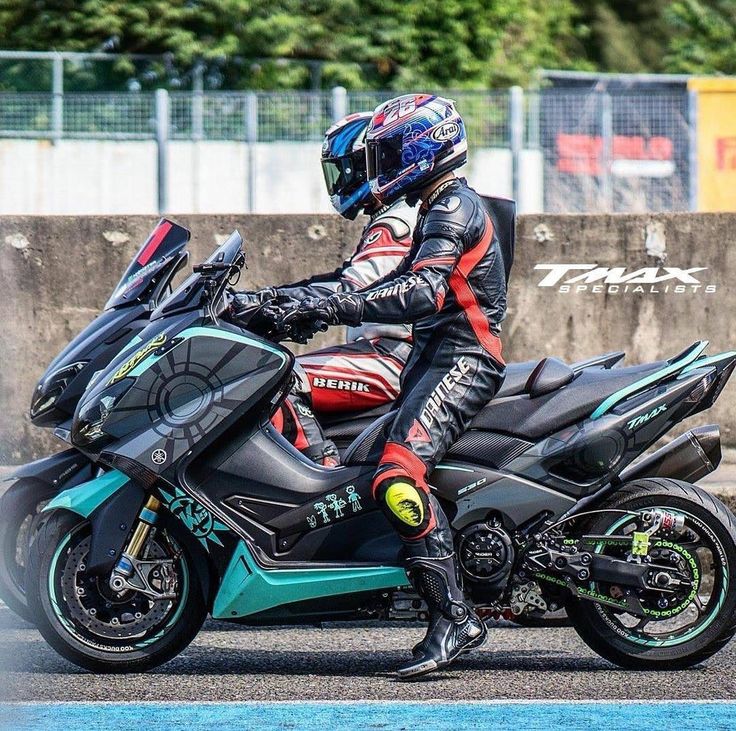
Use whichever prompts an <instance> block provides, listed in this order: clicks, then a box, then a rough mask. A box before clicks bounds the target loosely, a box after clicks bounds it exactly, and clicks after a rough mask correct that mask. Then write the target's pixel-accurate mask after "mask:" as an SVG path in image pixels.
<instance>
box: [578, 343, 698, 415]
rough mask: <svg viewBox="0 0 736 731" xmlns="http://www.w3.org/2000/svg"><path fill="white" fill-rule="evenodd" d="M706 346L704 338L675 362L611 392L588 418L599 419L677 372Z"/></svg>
mask: <svg viewBox="0 0 736 731" xmlns="http://www.w3.org/2000/svg"><path fill="white" fill-rule="evenodd" d="M707 347H708V343H707V341H705V340H704V341H702V342H701V343H698V345H696V346H695V347H694V348H693V349H692V350H691V351H690V353H688V354H687V355H686V356H685V357H684V358H681V359H680V360H678V361H676V362H675V363H672V364H671V365H668V366H665V367H664V368H662V369H660V370H658V371H656V372H655V373H652V374H651V375H649V376H646V377H645V378H642V379H640V380H638V381H636V383H632V384H631V385H630V386H626V388H622V389H620V390H618V391H616V393H613V394H611V395H610V396H609V397H608V398H607V399H605V401H603V402H602V403H601V404H600V405H599V406H598V408H597V409H596V410H595V411H594V412H593V413H592V414H591V416H590V418H591V419H599V418H600V417H601V416H603V415H604V414H605V413H607V412H608V411H610V410H611V409H612V408H613V407H614V406H615V405H616V404H617V403H619V402H620V401H623V400H624V399H625V398H626V397H627V396H631V395H632V394H634V393H636V392H637V391H640V390H641V389H642V388H645V387H646V386H651V385H652V384H653V383H657V381H661V380H662V379H663V378H666V377H667V376H671V375H674V374H675V373H679V372H680V371H681V370H682V369H683V368H684V367H685V366H687V365H688V364H690V363H692V362H693V361H694V360H695V359H696V358H697V357H698V356H699V355H700V354H701V353H702V352H703V351H704V350H705V349H706V348H707Z"/></svg>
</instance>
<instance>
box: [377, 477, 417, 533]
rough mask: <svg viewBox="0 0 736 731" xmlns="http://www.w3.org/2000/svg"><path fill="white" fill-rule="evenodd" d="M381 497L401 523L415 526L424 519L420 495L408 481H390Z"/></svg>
mask: <svg viewBox="0 0 736 731" xmlns="http://www.w3.org/2000/svg"><path fill="white" fill-rule="evenodd" d="M383 499H384V501H385V502H386V505H388V507H389V509H390V510H391V512H392V513H393V514H394V515H395V516H396V517H397V518H398V519H399V520H400V521H401V522H402V523H406V525H410V526H412V527H413V528H416V527H418V526H420V525H421V524H422V522H423V521H424V502H423V500H422V495H421V493H420V492H419V490H417V488H416V487H415V486H414V485H412V484H411V483H410V482H392V483H391V484H390V485H389V486H388V489H387V490H386V494H385V495H384V498H383Z"/></svg>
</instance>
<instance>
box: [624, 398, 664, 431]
mask: <svg viewBox="0 0 736 731" xmlns="http://www.w3.org/2000/svg"><path fill="white" fill-rule="evenodd" d="M663 411H667V404H662V405H661V406H657V408H655V409H652V410H651V411H650V412H648V413H646V414H641V415H640V416H636V417H634V418H633V419H631V421H629V422H627V424H626V428H627V429H629V430H630V431H634V430H635V429H638V428H639V427H640V426H644V424H646V423H647V422H648V421H651V420H652V419H653V418H654V417H655V416H659V414H661V413H662V412H663Z"/></svg>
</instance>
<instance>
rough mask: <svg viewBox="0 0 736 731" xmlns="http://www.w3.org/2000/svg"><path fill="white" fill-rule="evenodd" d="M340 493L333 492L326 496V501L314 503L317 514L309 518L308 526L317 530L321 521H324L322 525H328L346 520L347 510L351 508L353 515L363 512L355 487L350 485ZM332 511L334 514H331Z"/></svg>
mask: <svg viewBox="0 0 736 731" xmlns="http://www.w3.org/2000/svg"><path fill="white" fill-rule="evenodd" d="M339 492H340V493H342V494H339V493H338V492H331V493H330V494H329V495H325V497H324V501H322V500H320V501H318V502H316V503H314V506H313V507H314V510H315V511H316V514H315V513H313V514H312V515H308V516H307V525H308V526H309V527H310V528H316V527H317V525H318V524H319V519H320V518H321V520H322V523H321V524H322V525H327V524H328V523H330V522H332V521H333V520H340V519H341V518H345V517H346V515H345V508H346V507H347V506H350V507H351V508H352V511H351V512H353V513H359V512H360V511H361V510H363V505H362V504H361V497H360V495H359V494H358V492H357V490H356V489H355V485H348V486H347V487H346V488H345V489H344V490H341V491H339ZM330 511H332V513H330Z"/></svg>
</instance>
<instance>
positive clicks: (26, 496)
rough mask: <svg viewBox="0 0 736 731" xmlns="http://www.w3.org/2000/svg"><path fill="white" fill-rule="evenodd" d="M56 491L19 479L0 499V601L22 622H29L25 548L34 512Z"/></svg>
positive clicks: (32, 528)
mask: <svg viewBox="0 0 736 731" xmlns="http://www.w3.org/2000/svg"><path fill="white" fill-rule="evenodd" d="M58 492H59V488H55V487H53V486H51V485H47V484H45V483H43V482H37V481H35V480H23V481H22V482H19V483H16V484H15V485H13V486H12V487H11V488H10V490H8V491H7V492H6V493H5V494H4V495H3V496H2V498H0V599H2V600H3V601H4V602H5V604H7V606H8V607H9V608H10V609H11V610H12V611H13V612H15V613H16V614H17V615H18V616H19V617H21V618H22V619H24V620H25V621H26V622H31V623H32V622H33V613H32V612H31V610H30V609H29V608H28V602H27V599H26V586H25V577H26V564H27V561H28V546H29V544H30V542H31V539H32V537H33V536H32V533H33V531H34V530H35V527H36V519H37V516H38V513H39V512H40V510H41V509H42V508H43V506H44V505H46V503H47V502H48V501H49V500H51V499H52V498H54V497H55V496H56V495H57V493H58Z"/></svg>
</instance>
